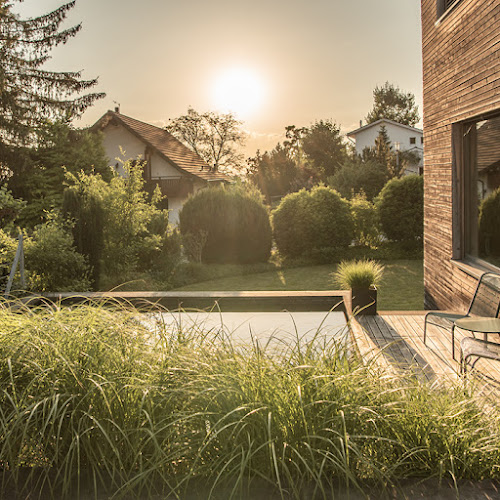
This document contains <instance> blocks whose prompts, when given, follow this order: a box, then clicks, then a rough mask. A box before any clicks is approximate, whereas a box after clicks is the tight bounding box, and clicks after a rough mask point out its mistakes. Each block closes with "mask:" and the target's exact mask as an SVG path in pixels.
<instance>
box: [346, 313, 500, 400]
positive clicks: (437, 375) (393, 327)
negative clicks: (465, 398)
mask: <svg viewBox="0 0 500 500" xmlns="http://www.w3.org/2000/svg"><path fill="white" fill-rule="evenodd" d="M425 314H426V313H425V312H380V313H379V314H378V315H376V316H358V317H357V318H354V319H352V320H351V329H352V332H353V337H354V340H355V342H356V344H357V347H358V349H359V352H360V354H361V356H362V358H363V360H364V361H366V362H375V363H377V364H378V365H379V366H381V367H382V368H384V369H388V370H390V371H392V372H402V371H408V370H409V371H411V372H412V373H414V374H415V375H416V376H417V377H418V378H420V379H422V380H427V381H429V382H438V383H447V382H449V383H454V382H456V381H457V380H458V378H459V371H460V366H459V362H458V360H459V359H460V340H461V339H462V337H463V334H462V333H461V332H457V334H456V336H455V356H456V358H457V361H455V360H453V359H452V356H451V333H449V332H448V331H447V330H445V329H443V328H438V327H436V326H434V325H429V326H428V327H427V344H424V342H423V335H424V318H425ZM475 372H476V374H477V375H478V376H479V379H480V380H484V381H485V382H486V383H487V385H488V386H490V387H492V388H496V390H495V392H497V390H498V388H500V363H499V362H495V361H489V360H484V359H483V360H480V361H479V362H478V363H477V365H476V370H475Z"/></svg>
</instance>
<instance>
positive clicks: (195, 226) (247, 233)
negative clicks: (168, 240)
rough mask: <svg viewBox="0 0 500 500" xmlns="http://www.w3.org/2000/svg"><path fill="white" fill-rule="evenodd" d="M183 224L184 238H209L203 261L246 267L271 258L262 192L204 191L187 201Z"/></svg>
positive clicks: (243, 189) (239, 189)
mask: <svg viewBox="0 0 500 500" xmlns="http://www.w3.org/2000/svg"><path fill="white" fill-rule="evenodd" d="M179 221H180V224H179V227H180V231H181V234H182V237H183V238H186V237H188V238H200V237H202V236H203V235H204V236H203V237H204V238H206V243H205V246H204V248H203V250H202V254H201V260H202V261H203V262H210V263H242V264H243V263H255V262H266V261H267V260H268V259H269V255H270V252H271V238H272V234H271V225H270V222H269V214H268V212H267V209H266V207H265V206H264V204H263V202H262V196H261V195H260V193H258V192H257V191H256V190H255V189H249V186H241V185H234V186H230V187H226V186H222V185H221V186H216V187H210V188H207V189H203V190H200V191H198V192H197V193H195V194H194V195H193V196H191V197H190V198H189V199H188V200H187V201H186V203H185V204H184V206H183V207H182V210H181V212H180V214H179Z"/></svg>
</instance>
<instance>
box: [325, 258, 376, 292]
mask: <svg viewBox="0 0 500 500" xmlns="http://www.w3.org/2000/svg"><path fill="white" fill-rule="evenodd" d="M383 274H384V266H382V265H381V264H379V263H378V262H375V261H373V260H368V259H362V260H351V261H347V260H343V261H342V262H341V263H340V264H339V266H338V267H337V270H336V271H335V273H333V274H332V278H333V280H334V282H335V284H337V285H339V286H340V287H341V288H342V289H344V290H347V289H353V288H370V287H371V286H378V285H379V284H380V282H381V281H382V276H383Z"/></svg>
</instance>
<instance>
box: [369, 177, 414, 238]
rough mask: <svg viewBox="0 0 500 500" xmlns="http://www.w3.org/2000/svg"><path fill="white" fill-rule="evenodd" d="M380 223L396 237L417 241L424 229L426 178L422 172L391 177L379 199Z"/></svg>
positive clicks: (388, 236) (389, 235)
mask: <svg viewBox="0 0 500 500" xmlns="http://www.w3.org/2000/svg"><path fill="white" fill-rule="evenodd" d="M376 207H377V212H378V216H379V220H380V225H381V227H382V231H383V232H384V234H385V235H386V236H387V238H389V239H390V240H393V241H399V242H404V243H406V244H408V243H414V242H417V241H419V240H422V236H423V232H424V180H423V178H422V177H420V176H418V175H408V176H406V177H403V178H401V179H391V180H390V181H389V182H388V183H387V184H386V185H385V186H384V188H383V189H382V191H381V192H380V195H379V196H378V197H377V200H376Z"/></svg>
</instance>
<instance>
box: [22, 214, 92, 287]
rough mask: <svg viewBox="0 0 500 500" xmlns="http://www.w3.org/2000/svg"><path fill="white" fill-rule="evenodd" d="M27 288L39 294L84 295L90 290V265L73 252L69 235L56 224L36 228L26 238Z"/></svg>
mask: <svg viewBox="0 0 500 500" xmlns="http://www.w3.org/2000/svg"><path fill="white" fill-rule="evenodd" d="M25 262H26V269H27V270H28V271H29V281H30V285H29V286H30V288H31V289H33V290H36V291H38V292H65V291H71V292H83V291H86V290H88V289H89V288H90V279H89V274H90V273H89V272H90V269H89V266H88V264H87V262H86V259H85V257H84V256H83V255H81V254H79V253H78V252H77V251H76V248H75V247H74V245H73V237H72V235H71V233H70V232H69V231H68V230H67V229H65V228H64V227H63V226H62V225H61V224H60V223H58V222H56V221H49V222H46V223H45V224H42V225H40V226H38V227H37V228H36V229H35V231H34V232H33V235H32V237H31V238H27V239H25Z"/></svg>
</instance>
